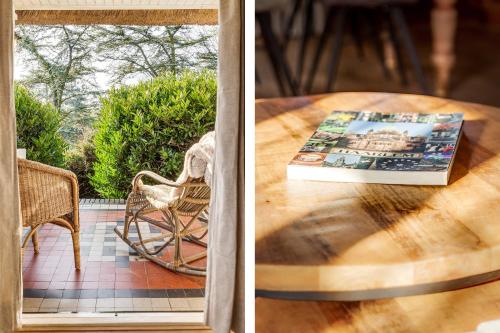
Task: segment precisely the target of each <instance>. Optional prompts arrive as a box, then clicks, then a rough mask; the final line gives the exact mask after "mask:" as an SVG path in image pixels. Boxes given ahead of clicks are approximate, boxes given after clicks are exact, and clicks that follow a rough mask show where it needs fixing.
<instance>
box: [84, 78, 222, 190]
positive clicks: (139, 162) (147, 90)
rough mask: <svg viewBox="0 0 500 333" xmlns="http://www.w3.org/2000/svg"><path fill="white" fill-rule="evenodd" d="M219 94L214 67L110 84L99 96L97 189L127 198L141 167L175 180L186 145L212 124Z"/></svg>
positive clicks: (95, 169) (95, 143)
mask: <svg viewBox="0 0 500 333" xmlns="http://www.w3.org/2000/svg"><path fill="white" fill-rule="evenodd" d="M216 96H217V87H216V76H215V72H213V71H203V72H192V71H186V72H184V73H182V74H180V75H177V76H176V75H175V74H172V73H167V74H165V75H163V76H160V77H157V78H155V79H153V80H151V81H146V82H141V83H139V84H137V85H135V86H123V87H120V88H113V89H111V90H110V91H109V93H108V95H107V96H106V97H103V98H101V105H102V107H101V111H100V115H99V118H98V120H97V123H96V133H95V136H94V140H93V142H94V146H95V156H96V161H95V163H94V165H93V169H94V172H93V174H92V175H91V177H90V179H91V184H92V185H93V186H94V188H95V190H96V191H97V192H99V193H100V194H101V196H103V197H105V198H125V197H126V195H127V193H128V192H129V191H130V189H131V181H132V178H133V176H134V175H135V174H136V173H137V172H138V171H140V170H152V171H154V172H157V173H159V174H160V175H162V176H164V177H167V178H169V179H175V178H176V177H177V176H178V174H179V173H180V172H181V170H182V166H183V161H184V153H185V152H186V150H187V149H188V148H189V147H190V146H191V145H192V144H193V143H195V142H196V141H198V140H199V138H200V137H201V136H202V135H203V134H205V133H206V132H208V131H210V130H213V128H214V123H215V109H216Z"/></svg>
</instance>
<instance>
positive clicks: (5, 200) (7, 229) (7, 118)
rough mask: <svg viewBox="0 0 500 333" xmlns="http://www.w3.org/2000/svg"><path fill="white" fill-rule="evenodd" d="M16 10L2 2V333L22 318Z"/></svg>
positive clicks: (0, 315)
mask: <svg viewBox="0 0 500 333" xmlns="http://www.w3.org/2000/svg"><path fill="white" fill-rule="evenodd" d="M13 29H14V10H13V6H12V0H1V1H0V240H1V248H0V332H1V333H7V332H8V333H11V332H12V331H14V329H15V328H16V327H17V326H18V324H19V323H20V321H21V290H22V287H21V260H20V255H21V245H20V244H21V243H20V240H21V227H20V226H21V223H20V214H19V194H18V182H17V163H16V127H15V126H16V123H15V120H16V119H15V118H16V115H15V109H14V91H13V89H14V78H13V68H14V60H13V59H14V55H13V48H14V45H13V44H14V32H13Z"/></svg>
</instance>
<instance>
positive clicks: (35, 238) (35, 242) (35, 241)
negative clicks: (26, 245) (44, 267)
mask: <svg viewBox="0 0 500 333" xmlns="http://www.w3.org/2000/svg"><path fill="white" fill-rule="evenodd" d="M31 242H32V243H33V248H34V249H35V254H38V253H40V247H39V245H38V231H35V232H34V233H33V236H31Z"/></svg>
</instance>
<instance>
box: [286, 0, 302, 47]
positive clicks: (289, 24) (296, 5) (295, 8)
mask: <svg viewBox="0 0 500 333" xmlns="http://www.w3.org/2000/svg"><path fill="white" fill-rule="evenodd" d="M301 5H302V0H295V2H294V4H293V10H292V13H291V14H290V16H289V17H288V21H287V22H286V26H285V32H284V37H283V45H282V49H283V52H284V51H285V50H286V49H287V47H288V43H289V42H290V35H291V32H292V29H293V25H294V23H295V18H296V17H297V13H298V12H299V9H300V6H301Z"/></svg>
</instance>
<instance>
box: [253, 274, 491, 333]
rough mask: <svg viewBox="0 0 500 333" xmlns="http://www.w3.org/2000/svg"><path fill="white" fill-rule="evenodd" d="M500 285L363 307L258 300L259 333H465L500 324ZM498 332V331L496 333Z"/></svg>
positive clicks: (348, 303)
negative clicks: (492, 322) (489, 323)
mask: <svg viewBox="0 0 500 333" xmlns="http://www.w3.org/2000/svg"><path fill="white" fill-rule="evenodd" d="M499 304H500V281H496V282H491V283H487V284H483V285H480V286H475V287H471V288H465V289H460V290H455V291H447V292H442V293H437V294H429V295H418V296H408V297H398V298H391V299H383V300H374V301H361V302H332V301H329V302H325V301H323V302H319V301H289V300H276V299H269V298H257V299H256V300H255V332H259V333H267V332H269V333H310V332H311V333H312V332H314V333H316V332H321V333H380V332H383V333H434V332H436V333H464V332H474V331H475V330H476V328H477V327H478V325H479V324H480V323H482V322H485V321H490V320H497V319H500V307H499ZM496 332H498V331H496Z"/></svg>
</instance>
